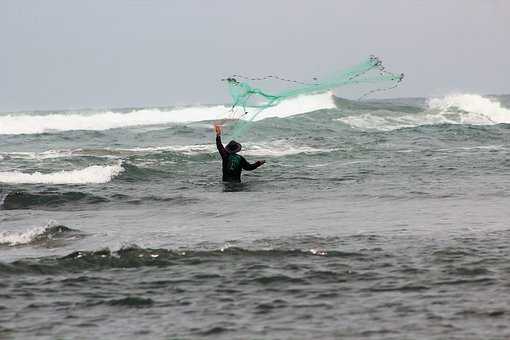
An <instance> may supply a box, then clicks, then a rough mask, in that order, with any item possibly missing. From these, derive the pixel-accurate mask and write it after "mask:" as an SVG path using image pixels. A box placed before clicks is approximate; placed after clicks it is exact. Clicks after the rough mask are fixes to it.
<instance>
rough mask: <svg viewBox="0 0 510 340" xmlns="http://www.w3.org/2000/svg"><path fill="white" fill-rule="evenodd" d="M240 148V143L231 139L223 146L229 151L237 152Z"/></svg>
mask: <svg viewBox="0 0 510 340" xmlns="http://www.w3.org/2000/svg"><path fill="white" fill-rule="evenodd" d="M241 148H242V146H241V144H239V143H238V142H236V141H235V140H231V141H230V142H229V143H228V144H227V146H226V147H225V149H227V151H228V152H230V153H238V152H239V151H241Z"/></svg>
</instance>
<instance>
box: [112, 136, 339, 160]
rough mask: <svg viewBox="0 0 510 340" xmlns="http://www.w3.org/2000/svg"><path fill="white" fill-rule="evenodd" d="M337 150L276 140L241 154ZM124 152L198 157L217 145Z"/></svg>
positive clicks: (250, 145)
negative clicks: (170, 152)
mask: <svg viewBox="0 0 510 340" xmlns="http://www.w3.org/2000/svg"><path fill="white" fill-rule="evenodd" d="M334 150H335V149H323V148H313V147H310V146H296V145H293V144H292V143H290V142H288V141H286V140H275V141H271V142H267V143H243V151H241V154H243V155H248V156H274V157H278V156H286V155H295V154H299V153H319V152H331V151H334ZM117 151H123V152H128V151H131V152H135V153H150V152H159V151H172V152H178V153H182V154H185V155H197V154H204V153H216V152H217V150H216V145H215V144H195V145H169V146H158V147H148V148H133V149H117Z"/></svg>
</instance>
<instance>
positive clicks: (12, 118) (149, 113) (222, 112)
mask: <svg viewBox="0 0 510 340" xmlns="http://www.w3.org/2000/svg"><path fill="white" fill-rule="evenodd" d="M333 107H335V103H334V101H333V98H332V96H331V94H330V93H324V94H317V95H310V96H301V97H297V98H293V99H289V100H287V101H284V102H282V103H280V104H279V105H277V106H275V107H272V108H269V109H266V110H264V111H263V112H262V113H261V114H259V115H258V116H257V117H256V119H255V120H261V119H265V118H269V117H288V116H292V115H296V114H301V113H306V112H311V111H315V110H319V109H325V108H333ZM229 110H230V109H229V108H227V107H225V106H222V105H218V106H196V107H185V108H174V109H168V110H164V109H142V110H135V111H132V112H129V113H116V112H111V111H106V112H97V113H92V114H90V113H89V114H79V113H67V114H66V113H58V114H47V115H27V114H9V115H2V116H0V134H34V133H43V132H49V131H70V130H107V129H113V128H125V127H131V126H142V125H158V124H169V123H187V122H199V121H205V120H216V119H220V118H226V117H229V116H230V115H231V113H230V112H229Z"/></svg>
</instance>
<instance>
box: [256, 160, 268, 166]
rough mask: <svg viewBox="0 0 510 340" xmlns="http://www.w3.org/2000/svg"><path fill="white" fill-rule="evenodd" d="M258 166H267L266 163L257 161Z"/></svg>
mask: <svg viewBox="0 0 510 340" xmlns="http://www.w3.org/2000/svg"><path fill="white" fill-rule="evenodd" d="M257 164H258V166H261V165H263V164H266V161H257Z"/></svg>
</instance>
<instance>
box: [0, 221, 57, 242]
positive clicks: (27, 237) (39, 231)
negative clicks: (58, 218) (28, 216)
mask: <svg viewBox="0 0 510 340" xmlns="http://www.w3.org/2000/svg"><path fill="white" fill-rule="evenodd" d="M55 225H56V223H55V222H54V221H50V222H48V223H47V224H46V225H45V226H43V227H35V228H32V229H28V230H25V231H21V232H17V231H2V232H0V244H5V245H9V246H17V245H22V244H28V243H30V242H32V241H34V240H35V239H36V238H37V237H38V236H41V235H43V234H44V233H46V232H47V231H48V229H49V228H51V227H53V226H55Z"/></svg>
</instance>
